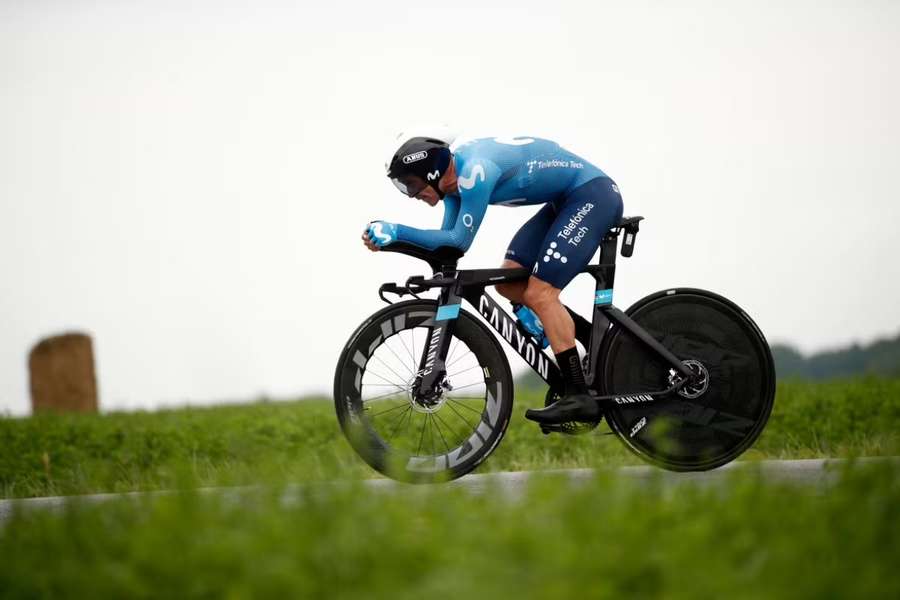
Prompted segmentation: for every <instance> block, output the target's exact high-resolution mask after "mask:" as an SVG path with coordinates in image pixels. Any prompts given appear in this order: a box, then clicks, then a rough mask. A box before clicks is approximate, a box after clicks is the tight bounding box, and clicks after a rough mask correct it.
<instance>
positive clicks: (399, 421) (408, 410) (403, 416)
mask: <svg viewBox="0 0 900 600" xmlns="http://www.w3.org/2000/svg"><path fill="white" fill-rule="evenodd" d="M410 412H412V406H410V407H409V408H407V410H405V411H403V412H402V413H400V419H399V420H398V421H397V422H396V423H397V424H396V425H395V426H394V429H393V430H392V431H391V435H389V436H388V441H391V440H392V439H394V436H395V435H397V432H398V431H400V425H402V424H403V421H404V419H405V417H406V415H408V414H409V413H410Z"/></svg>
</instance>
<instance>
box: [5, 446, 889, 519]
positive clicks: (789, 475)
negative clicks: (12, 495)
mask: <svg viewBox="0 0 900 600" xmlns="http://www.w3.org/2000/svg"><path fill="white" fill-rule="evenodd" d="M858 460H859V462H866V463H868V462H874V461H885V460H892V461H896V460H900V457H890V458H882V457H870V458H862V459H858ZM846 462H847V461H846V460H844V459H818V458H817V459H808V460H766V461H758V462H734V463H731V464H729V465H725V466H724V467H720V468H718V469H715V470H712V471H703V472H695V473H673V472H671V471H664V470H661V469H657V468H655V467H650V466H632V467H619V468H617V469H612V470H611V472H612V473H615V474H616V475H619V476H622V477H626V478H629V479H634V480H637V481H639V482H642V481H645V482H651V481H653V482H661V483H663V484H664V485H678V484H683V483H694V484H701V485H718V484H721V483H724V482H726V481H727V480H728V475H729V474H730V473H733V472H735V471H746V470H758V472H759V473H760V475H761V476H762V477H764V478H765V479H766V480H768V481H772V482H777V483H791V484H797V485H804V486H813V487H816V488H820V489H823V490H827V488H828V486H829V485H830V484H832V483H834V482H835V481H836V480H837V477H838V475H839V472H840V467H841V466H842V465H843V464H845V463H846ZM595 474H596V471H594V470H593V469H562V470H550V471H511V472H500V473H485V474H479V475H467V476H465V477H462V478H460V479H457V480H455V481H452V482H450V483H446V484H437V485H444V486H455V487H463V488H466V489H468V490H470V491H471V492H472V493H476V494H478V493H485V492H489V491H490V492H496V491H498V490H499V491H501V492H502V493H503V494H504V495H506V496H508V497H510V498H513V499H514V498H516V497H518V496H520V495H521V494H522V492H523V491H524V489H525V485H526V484H527V482H528V481H529V480H531V479H534V478H539V477H561V478H565V479H568V480H569V481H570V482H571V483H572V484H573V485H577V483H578V482H584V481H587V480H589V479H591V478H593V477H594V476H595ZM317 485H345V484H343V483H332V484H317ZM366 485H367V486H369V487H371V488H372V489H373V490H391V489H398V488H401V487H407V488H409V487H410V486H409V485H408V484H403V483H397V482H395V481H391V480H389V479H370V480H366ZM414 487H416V488H421V487H425V486H414ZM248 489H251V488H246V487H244V488H233V487H232V488H223V487H210V488H201V489H200V491H201V492H202V493H217V494H230V495H239V494H240V493H241V492H242V491H247V490H248ZM301 489H303V488H302V487H301V485H293V486H289V487H288V488H287V489H286V492H285V494H286V497H285V500H286V501H290V500H291V499H292V497H293V496H295V495H296V493H297V492H298V491H299V490H301ZM172 493H173V492H171V491H156V492H129V493H126V494H90V495H82V496H51V497H45V498H24V499H16V500H0V523H2V522H4V521H5V520H6V519H7V518H9V516H10V515H11V514H12V511H13V510H14V507H16V506H18V507H19V508H20V509H25V510H28V509H49V510H58V509H61V508H64V507H65V506H66V505H67V504H69V503H75V502H91V503H95V502H105V501H108V500H113V499H117V498H129V497H132V498H139V497H145V496H159V495H165V494H172Z"/></svg>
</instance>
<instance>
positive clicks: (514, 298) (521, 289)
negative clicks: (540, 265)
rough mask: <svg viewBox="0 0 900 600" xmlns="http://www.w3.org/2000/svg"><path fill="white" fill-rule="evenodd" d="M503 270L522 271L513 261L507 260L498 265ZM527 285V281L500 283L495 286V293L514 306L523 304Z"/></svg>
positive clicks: (520, 266)
mask: <svg viewBox="0 0 900 600" xmlns="http://www.w3.org/2000/svg"><path fill="white" fill-rule="evenodd" d="M500 267H501V268H503V269H524V268H525V267H523V266H522V265H520V264H519V263H517V262H516V261H514V260H509V259H508V258H507V259H505V260H504V261H503V264H502V265H500ZM527 285H528V281H514V282H512V283H501V284H499V285H497V286H496V288H497V293H499V294H500V295H501V296H504V297H506V298H507V299H508V300H509V301H510V302H513V303H515V304H525V301H524V300H523V299H522V296H523V295H524V294H525V288H526V286H527Z"/></svg>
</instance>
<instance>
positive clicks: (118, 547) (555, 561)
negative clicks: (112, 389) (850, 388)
mask: <svg viewBox="0 0 900 600" xmlns="http://www.w3.org/2000/svg"><path fill="white" fill-rule="evenodd" d="M184 483H185V484H186V485H191V482H190V481H185V482H184ZM898 564H900V465H898V464H897V463H896V462H887V463H879V464H874V465H860V466H858V467H856V468H852V467H847V468H846V469H845V474H844V476H843V477H842V478H841V480H840V481H839V483H837V484H836V485H835V486H834V487H832V488H830V489H829V491H828V493H823V492H822V490H819V489H815V488H812V489H811V488H804V487H793V486H787V485H773V484H771V483H766V482H764V481H762V480H761V479H760V478H759V477H758V474H756V473H753V472H752V469H751V470H749V472H738V473H732V474H731V478H730V479H729V480H728V481H726V482H725V483H724V484H722V485H716V486H712V487H702V486H697V485H693V484H678V485H675V486H666V485H663V484H662V482H660V481H659V480H655V481H650V482H642V483H638V482H636V481H635V480H629V479H625V478H621V477H619V476H616V475H615V473H614V472H604V471H600V472H599V473H598V475H597V477H596V479H594V480H593V481H589V482H586V483H583V484H581V485H570V484H565V483H564V482H563V481H561V480H559V479H554V478H552V477H547V478H542V479H541V480H540V481H538V482H536V483H533V484H531V485H529V486H528V488H527V490H526V491H525V494H524V496H523V497H520V498H510V497H508V496H505V495H504V494H502V493H499V492H498V491H497V490H488V491H486V492H484V493H482V494H480V495H473V494H472V493H471V492H467V491H465V490H460V489H455V488H451V487H447V486H427V487H421V486H418V487H416V486H413V487H410V486H400V487H398V488H394V489H389V490H378V491H376V490H372V489H370V488H365V487H363V486H361V485H360V484H359V483H358V482H357V483H354V484H350V485H349V486H327V485H318V486H308V487H306V488H304V489H303V490H301V491H300V492H299V494H296V495H294V496H291V497H290V498H289V499H288V500H285V498H284V496H282V493H281V490H280V489H279V488H278V487H277V486H275V487H263V488H253V489H249V490H245V491H242V492H240V493H239V494H237V495H228V496H225V495H221V494H197V493H192V492H190V491H188V492H185V493H183V494H175V495H167V496H163V497H138V498H125V499H120V500H116V501H111V502H107V503H103V504H99V505H97V504H93V505H92V504H84V505H82V504H76V505H74V506H70V507H69V508H68V509H66V510H64V511H61V512H54V511H46V510H25V511H21V512H17V513H15V514H14V515H13V516H12V517H11V518H10V519H9V520H8V521H7V522H6V523H5V524H2V525H0V597H8V598H40V597H45V598H66V597H76V598H92V599H96V598H235V599H237V598H390V599H405V598H409V599H415V600H420V599H422V598H455V597H472V598H567V599H568V598H579V599H580V598H673V599H679V598H737V599H743V598H748V599H749V598H767V599H769V598H791V599H796V598H801V599H803V598H810V599H820V598H867V599H868V598H897V597H900V577H898V576H897V565H898Z"/></svg>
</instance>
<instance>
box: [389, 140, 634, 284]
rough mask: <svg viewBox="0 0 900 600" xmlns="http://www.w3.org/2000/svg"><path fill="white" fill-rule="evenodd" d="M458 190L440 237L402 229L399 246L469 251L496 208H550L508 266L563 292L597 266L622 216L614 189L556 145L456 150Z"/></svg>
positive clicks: (523, 236)
mask: <svg viewBox="0 0 900 600" xmlns="http://www.w3.org/2000/svg"><path fill="white" fill-rule="evenodd" d="M453 155H454V160H455V162H456V172H457V178H458V184H459V192H458V193H457V194H448V195H447V196H445V197H444V220H443V223H442V225H441V228H440V229H438V230H434V229H432V230H423V229H416V228H414V227H409V226H406V225H398V226H397V239H398V240H399V241H404V242H408V243H411V244H415V245H417V246H420V247H423V248H427V249H429V250H433V249H436V248H438V247H440V246H452V247H456V248H459V249H461V250H462V251H464V252H465V251H466V250H468V249H469V246H471V244H472V241H473V240H474V239H475V234H476V233H477V231H478V228H479V226H480V225H481V221H482V219H483V218H484V214H485V212H486V211H487V207H488V205H489V204H501V205H504V206H524V205H533V204H544V205H545V206H544V207H543V208H542V209H541V210H540V211H538V213H537V214H535V215H534V216H533V217H532V218H531V219H529V220H528V222H526V223H525V225H523V226H522V228H521V229H520V230H519V232H518V233H517V234H516V236H515V237H514V238H513V241H512V243H511V244H510V248H509V250H507V258H510V259H511V260H515V261H516V262H518V263H519V264H522V265H523V266H525V267H532V265H533V270H534V273H535V275H536V276H537V277H539V278H541V279H542V280H545V281H547V282H548V283H551V284H553V285H554V286H555V287H558V288H562V287H564V286H565V285H566V284H567V283H568V282H569V281H570V280H571V279H572V277H574V276H575V274H577V273H578V271H580V270H581V269H582V268H583V267H584V266H585V265H586V264H587V262H588V261H589V260H590V258H591V256H592V255H593V253H594V252H595V251H596V249H597V247H598V246H599V244H600V241H601V239H602V237H603V235H604V234H605V233H606V231H608V230H609V229H610V228H611V227H613V226H614V225H615V224H616V222H617V221H618V219H620V218H621V215H622V200H621V196H619V192H618V188H617V187H616V185H615V183H613V182H612V180H611V179H609V177H608V176H607V175H606V174H605V173H604V172H603V171H601V170H600V169H598V168H597V167H595V166H594V165H592V164H591V163H589V162H587V161H586V160H584V159H582V158H580V157H579V156H577V155H575V154H572V153H571V152H569V151H568V150H565V149H564V148H561V147H560V146H559V144H557V143H555V142H552V141H550V140H544V139H539V138H532V137H516V138H483V139H476V140H471V141H468V142H466V143H463V144H461V145H459V146H458V147H455V148H453Z"/></svg>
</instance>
